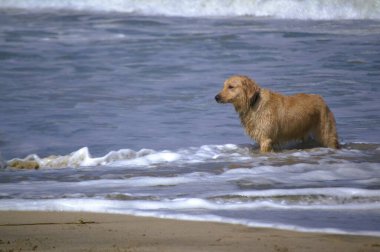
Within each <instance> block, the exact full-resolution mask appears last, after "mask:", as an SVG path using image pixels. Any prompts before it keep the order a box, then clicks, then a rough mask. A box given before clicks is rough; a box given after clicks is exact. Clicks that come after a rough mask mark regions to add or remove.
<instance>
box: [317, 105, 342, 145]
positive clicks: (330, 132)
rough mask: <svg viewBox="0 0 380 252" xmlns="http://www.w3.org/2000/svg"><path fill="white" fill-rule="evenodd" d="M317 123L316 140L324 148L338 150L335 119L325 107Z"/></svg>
mask: <svg viewBox="0 0 380 252" xmlns="http://www.w3.org/2000/svg"><path fill="white" fill-rule="evenodd" d="M319 123H320V124H319V127H317V130H316V131H317V132H316V137H317V140H318V141H319V142H320V143H321V144H322V145H323V146H324V147H328V148H333V149H339V147H340V146H339V140H338V134H337V131H336V123H335V118H334V115H333V113H332V112H331V111H330V109H329V107H328V106H327V105H326V106H325V108H323V109H322V111H321V115H320V122H319Z"/></svg>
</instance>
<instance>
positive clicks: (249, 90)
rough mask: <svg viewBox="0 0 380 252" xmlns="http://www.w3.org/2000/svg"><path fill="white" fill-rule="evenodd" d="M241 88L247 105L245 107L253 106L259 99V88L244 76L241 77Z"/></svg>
mask: <svg viewBox="0 0 380 252" xmlns="http://www.w3.org/2000/svg"><path fill="white" fill-rule="evenodd" d="M243 86H244V91H245V95H246V99H247V103H248V104H247V105H248V106H252V105H254V104H255V103H256V101H257V99H258V98H259V94H260V86H259V85H258V84H257V83H256V82H255V81H253V80H251V79H250V78H248V77H246V76H243Z"/></svg>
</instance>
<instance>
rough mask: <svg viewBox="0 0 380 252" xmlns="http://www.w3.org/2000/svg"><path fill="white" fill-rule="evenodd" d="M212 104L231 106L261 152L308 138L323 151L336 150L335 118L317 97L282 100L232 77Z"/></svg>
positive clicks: (277, 95)
mask: <svg viewBox="0 0 380 252" xmlns="http://www.w3.org/2000/svg"><path fill="white" fill-rule="evenodd" d="M215 100H216V101H217V102H218V103H232V104H233V105H234V107H235V110H236V112H237V113H238V114H239V117H240V121H241V124H242V125H243V127H244V129H245V131H246V133H247V134H248V135H249V136H250V137H251V138H253V139H254V140H255V141H256V142H257V143H258V144H259V145H260V151H261V152H268V151H272V150H273V147H274V146H279V145H281V144H283V143H286V142H288V141H292V140H302V141H303V140H306V139H308V138H309V137H313V138H314V139H315V140H316V141H317V142H318V143H319V144H321V145H322V146H324V147H329V148H335V149H336V148H339V143H338V135H337V132H336V126H335V119H334V115H333V113H332V112H331V111H330V109H329V107H328V106H327V105H326V103H325V102H324V100H323V98H322V97H321V96H319V95H314V94H296V95H292V96H285V95H281V94H279V93H275V92H272V91H270V90H268V89H264V88H261V87H260V86H259V85H258V84H257V83H256V82H255V81H253V80H251V79H250V78H248V77H246V76H232V77H230V78H228V79H227V80H226V81H225V82H224V87H223V90H222V91H221V92H220V93H219V94H218V95H216V96H215Z"/></svg>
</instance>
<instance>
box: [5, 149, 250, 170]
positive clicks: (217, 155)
mask: <svg viewBox="0 0 380 252" xmlns="http://www.w3.org/2000/svg"><path fill="white" fill-rule="evenodd" d="M248 153H249V150H248V149H245V148H239V147H238V146H237V145H233V144H226V145H204V146H201V147H193V148H186V149H179V150H177V151H168V150H164V151H154V150H150V149H141V150H139V151H133V150H131V149H121V150H118V151H111V152H109V153H107V154H106V155H104V156H102V157H93V156H92V155H91V154H90V151H89V149H88V147H83V148H81V149H79V150H77V151H74V152H72V153H70V154H68V155H62V156H57V155H52V156H48V157H43V158H41V157H39V156H38V155H36V154H31V155H28V156H27V157H25V158H16V159H12V160H9V161H8V165H10V166H11V164H12V163H14V162H18V161H20V162H23V161H34V162H37V163H38V165H39V167H40V168H64V167H84V166H100V165H107V166H113V167H117V166H119V167H146V168H148V167H153V166H158V165H162V164H167V163H174V162H179V163H182V164H184V163H199V162H203V161H207V160H217V159H219V160H223V159H227V158H228V159H229V160H240V161H243V160H246V159H250V158H251V157H250V156H247V154H248Z"/></svg>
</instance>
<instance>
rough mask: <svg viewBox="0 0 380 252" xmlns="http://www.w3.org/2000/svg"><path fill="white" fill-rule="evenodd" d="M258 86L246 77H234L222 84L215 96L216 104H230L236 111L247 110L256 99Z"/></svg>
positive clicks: (258, 90)
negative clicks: (220, 89)
mask: <svg viewBox="0 0 380 252" xmlns="http://www.w3.org/2000/svg"><path fill="white" fill-rule="evenodd" d="M259 92H260V86H259V85H258V84H257V83H256V82H255V81H253V80H251V79H250V78H248V77H247V76H240V75H234V76H231V77H230V78H228V79H227V80H226V81H225V82H224V87H223V89H222V91H220V93H219V94H217V95H216V96H215V100H216V101H217V102H218V103H232V104H233V105H234V106H235V109H236V110H239V111H241V110H243V109H248V108H249V107H250V106H251V105H252V104H254V103H255V102H256V100H257V98H258V95H259Z"/></svg>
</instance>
